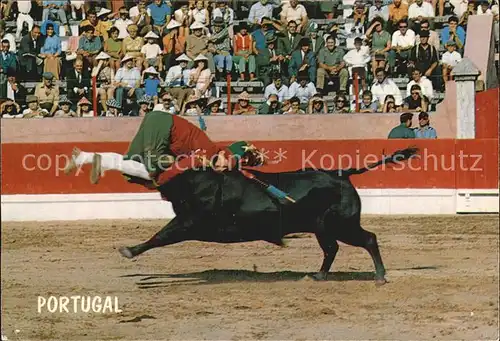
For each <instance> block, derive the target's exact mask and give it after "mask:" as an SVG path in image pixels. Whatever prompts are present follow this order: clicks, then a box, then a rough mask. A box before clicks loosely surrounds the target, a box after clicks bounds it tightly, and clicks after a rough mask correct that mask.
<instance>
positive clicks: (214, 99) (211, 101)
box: [207, 97, 222, 107]
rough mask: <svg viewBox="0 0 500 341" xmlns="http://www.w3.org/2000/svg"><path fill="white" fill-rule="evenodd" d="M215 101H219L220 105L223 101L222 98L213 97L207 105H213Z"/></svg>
mask: <svg viewBox="0 0 500 341" xmlns="http://www.w3.org/2000/svg"><path fill="white" fill-rule="evenodd" d="M215 103H219V105H220V104H221V103H222V100H221V99H220V98H215V97H212V98H210V99H209V100H208V103H207V107H211V106H212V105H213V104H215Z"/></svg>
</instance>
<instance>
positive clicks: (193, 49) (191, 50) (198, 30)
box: [186, 22, 208, 66]
mask: <svg viewBox="0 0 500 341" xmlns="http://www.w3.org/2000/svg"><path fill="white" fill-rule="evenodd" d="M204 28H205V26H203V25H202V24H200V23H196V22H195V23H194V24H192V25H191V34H190V35H189V36H188V37H187V39H186V55H187V56H188V57H189V58H190V59H191V62H190V64H191V65H192V64H193V62H192V61H193V60H194V59H195V58H196V57H198V55H200V54H203V55H204V54H206V53H207V52H208V50H207V45H208V40H207V37H206V36H204V35H203V29H204ZM191 65H188V66H191Z"/></svg>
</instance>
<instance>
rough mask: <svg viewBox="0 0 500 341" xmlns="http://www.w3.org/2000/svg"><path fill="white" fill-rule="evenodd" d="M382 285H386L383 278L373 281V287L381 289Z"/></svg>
mask: <svg viewBox="0 0 500 341" xmlns="http://www.w3.org/2000/svg"><path fill="white" fill-rule="evenodd" d="M384 284H387V280H386V279H385V278H379V279H376V280H375V285H376V286H377V287H381V286H382V285H384Z"/></svg>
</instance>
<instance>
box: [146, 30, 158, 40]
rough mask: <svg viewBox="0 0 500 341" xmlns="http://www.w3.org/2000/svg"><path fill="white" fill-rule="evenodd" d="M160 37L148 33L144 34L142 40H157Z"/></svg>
mask: <svg viewBox="0 0 500 341" xmlns="http://www.w3.org/2000/svg"><path fill="white" fill-rule="evenodd" d="M158 38H160V37H158V35H156V33H154V32H152V31H150V32H149V33H148V34H146V36H144V39H158Z"/></svg>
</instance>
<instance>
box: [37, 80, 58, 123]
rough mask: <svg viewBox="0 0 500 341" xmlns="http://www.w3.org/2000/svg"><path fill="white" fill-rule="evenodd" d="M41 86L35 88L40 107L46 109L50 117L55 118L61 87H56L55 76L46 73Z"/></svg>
mask: <svg viewBox="0 0 500 341" xmlns="http://www.w3.org/2000/svg"><path fill="white" fill-rule="evenodd" d="M42 77H43V80H42V83H41V84H38V85H37V86H36V87H35V93H34V94H35V96H36V97H37V99H38V101H39V103H40V107H41V108H43V109H46V110H47V111H48V112H49V115H50V116H53V115H54V114H55V112H56V110H57V108H58V105H59V87H58V86H57V85H54V84H53V83H52V81H53V80H54V75H53V74H52V73H51V72H44V73H43V75H42Z"/></svg>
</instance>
